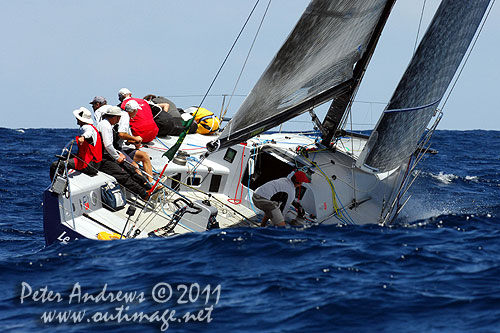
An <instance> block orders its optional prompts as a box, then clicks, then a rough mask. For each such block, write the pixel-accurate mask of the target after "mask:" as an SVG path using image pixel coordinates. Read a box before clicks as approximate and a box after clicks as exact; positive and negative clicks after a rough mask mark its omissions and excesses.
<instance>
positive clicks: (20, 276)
mask: <svg viewBox="0 0 500 333" xmlns="http://www.w3.org/2000/svg"><path fill="white" fill-rule="evenodd" d="M75 134H77V130H76V128H75V129H24V130H21V129H17V130H15V129H6V128H0V142H1V143H2V144H1V145H0V156H1V158H0V216H1V219H0V272H1V275H0V276H1V280H0V282H1V286H2V287H1V288H0V330H1V331H2V332H91V331H92V332H95V331H99V332H100V331H103V332H138V331H141V332H160V331H171V332H257V331H259V332H261V331H262V332H377V331H384V332H500V131H437V132H436V133H435V135H434V137H433V142H432V147H433V148H434V149H436V150H438V151H439V153H438V154H436V155H428V156H427V157H426V158H425V159H424V160H423V162H422V163H421V164H420V168H421V170H422V172H421V175H420V177H419V178H418V180H417V181H416V182H415V184H414V186H413V187H412V189H411V194H412V199H411V200H410V202H409V203H408V205H407V206H406V207H405V209H404V211H403V213H402V214H401V216H400V217H399V219H398V221H397V224H396V225H394V226H391V227H381V226H377V225H371V226H318V227H311V228H307V229H305V230H303V229H300V230H297V229H292V228H290V229H278V228H253V229H250V228H235V229H226V230H220V229H219V230H213V231H210V232H205V233H192V234H187V235H181V236H177V237H172V238H170V239H146V240H123V241H111V242H104V241H91V240H79V241H74V242H70V243H68V244H54V245H51V246H49V247H46V246H45V241H44V235H43V228H42V192H43V191H44V189H45V188H46V187H47V186H48V185H49V165H50V164H51V162H52V161H53V160H54V154H58V153H60V151H61V148H62V147H63V146H64V145H65V144H66V143H67V142H68V141H69V140H70V139H71V138H72V137H74V135H75Z"/></svg>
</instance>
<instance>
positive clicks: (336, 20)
mask: <svg viewBox="0 0 500 333" xmlns="http://www.w3.org/2000/svg"><path fill="white" fill-rule="evenodd" d="M387 2H389V1H388V0H338V1H329V0H313V1H311V3H310V4H309V6H308V7H307V9H306V10H305V12H304V14H303V15H302V16H301V18H300V20H299V22H298V23H297V25H296V26H295V28H294V30H293V31H292V33H291V34H290V36H289V37H288V39H287V40H286V42H285V43H284V44H283V46H282V47H281V49H280V50H279V52H278V54H277V55H276V56H275V57H274V59H273V60H272V62H271V64H270V65H269V66H268V68H267V69H266V71H265V72H264V74H263V75H262V76H261V78H260V79H259V81H258V82H257V84H256V85H255V87H254V88H253V89H252V91H251V92H250V94H249V95H248V97H247V98H246V99H245V101H244V102H243V104H242V105H241V107H240V108H239V110H238V112H237V113H236V114H235V116H234V117H233V119H232V121H231V122H230V123H229V124H228V125H227V126H226V127H225V129H224V131H223V132H222V134H221V136H220V138H219V140H220V144H221V147H227V146H230V145H232V144H235V143H239V142H242V141H244V140H246V139H248V138H250V137H252V136H254V135H256V134H258V133H261V132H263V131H265V130H268V129H270V128H272V127H274V126H276V125H278V124H281V123H283V122H285V121H287V120H289V119H291V118H293V117H295V116H297V115H299V114H301V113H304V112H306V111H307V110H308V109H309V108H311V107H314V106H315V105H318V104H321V103H323V102H325V101H327V100H330V99H332V98H333V97H335V96H338V95H340V94H342V93H343V92H345V91H347V90H349V88H350V85H351V83H352V82H351V81H352V77H353V67H354V65H355V63H356V62H357V61H358V60H359V59H360V58H361V57H362V56H363V54H364V53H365V51H366V48H367V44H368V42H369V40H370V37H371V36H372V34H373V31H374V29H375V27H376V26H377V24H378V22H379V20H380V18H381V15H382V12H383V11H384V9H385V8H386V4H387ZM391 2H392V1H391Z"/></svg>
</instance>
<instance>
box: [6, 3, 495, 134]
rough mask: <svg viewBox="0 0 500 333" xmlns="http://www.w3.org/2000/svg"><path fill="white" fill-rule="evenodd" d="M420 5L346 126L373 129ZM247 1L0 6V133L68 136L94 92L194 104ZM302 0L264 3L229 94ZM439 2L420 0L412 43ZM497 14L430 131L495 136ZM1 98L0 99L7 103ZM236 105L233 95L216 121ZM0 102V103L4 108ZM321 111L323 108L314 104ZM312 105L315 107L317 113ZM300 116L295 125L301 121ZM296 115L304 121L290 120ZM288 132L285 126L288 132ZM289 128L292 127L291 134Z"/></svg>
mask: <svg viewBox="0 0 500 333" xmlns="http://www.w3.org/2000/svg"><path fill="white" fill-rule="evenodd" d="M423 1H424V0H400V1H399V2H398V3H397V4H396V5H395V7H394V9H393V13H392V16H391V18H390V19H389V22H388V24H387V25H386V28H385V30H384V33H383V34H382V37H381V40H380V43H379V45H378V47H377V50H376V52H375V55H374V57H373V59H372V62H371V64H370V66H369V69H368V72H367V74H366V75H365V79H364V81H363V84H362V86H361V89H360V91H359V93H358V96H357V100H359V101H368V102H373V103H371V104H365V103H356V104H355V105H354V111H355V115H354V121H353V122H354V123H360V124H364V123H370V124H375V123H376V122H377V120H378V118H379V116H380V113H381V111H382V109H383V107H384V105H382V104H378V103H375V102H387V101H388V100H389V98H390V96H391V95H392V92H393V91H394V89H395V88H396V85H397V83H398V81H399V79H400V78H401V75H402V74H403V72H404V70H405V68H406V66H407V64H408V63H409V61H410V58H411V54H412V52H413V47H414V44H415V38H416V35H417V29H418V23H419V19H420V13H421V11H422V4H423ZM254 3H255V1H254V0H246V1H245V0H236V1H235V0H210V1H209V0H184V1H166V0H156V1H132V0H120V1H114V0H106V1H102V0H100V1H96V0H86V1H76V0H57V1H56V0H44V1H40V0H15V1H12V0H0V12H1V13H2V20H0V31H1V33H0V34H1V37H2V38H1V41H2V47H1V48H0V74H1V75H0V77H1V83H0V84H1V89H0V91H1V96H2V100H3V101H4V104H8V105H9V106H8V107H5V110H4V111H3V112H2V115H3V116H2V117H1V120H0V127H9V128H33V127H37V128H38V127H45V128H72V127H76V122H75V119H74V117H73V115H72V113H71V112H72V110H74V109H76V108H79V107H80V106H85V107H87V108H89V109H90V105H89V104H88V103H89V102H90V101H91V100H92V98H93V97H94V96H96V95H102V96H104V97H106V98H107V100H108V102H109V104H117V103H118V99H117V92H118V90H119V89H120V88H122V87H127V88H129V89H130V90H131V91H132V92H133V93H134V96H135V97H143V96H144V95H146V94H148V93H154V94H157V95H163V96H166V97H169V98H171V99H172V100H173V101H174V102H175V103H176V104H177V105H178V106H179V107H189V106H191V105H197V104H199V102H200V101H201V96H193V95H203V94H204V93H205V92H206V90H207V88H208V86H209V84H210V82H211V81H212V79H213V77H214V75H215V73H216V72H217V70H218V68H219V66H220V64H221V63H222V61H223V59H224V57H225V55H226V53H227V52H228V50H229V48H230V46H231V45H232V43H233V41H234V39H235V37H236V36H237V34H238V32H239V30H240V28H241V26H242V25H243V23H244V21H245V19H246V18H247V16H248V14H249V13H250V10H251V9H252V7H253V5H254ZM267 3H268V0H261V1H260V3H259V5H258V7H257V9H256V12H255V14H254V16H253V17H252V19H251V20H250V22H249V26H248V27H247V30H246V31H245V32H244V34H243V36H242V38H241V40H240V42H239V43H238V44H237V47H236V48H235V50H234V51H233V54H232V55H231V57H230V58H229V60H228V63H227V65H226V67H225V68H224V69H223V71H222V72H221V75H220V77H219V79H218V81H217V82H216V84H215V85H214V87H213V88H212V90H211V94H213V95H218V96H213V97H210V98H209V99H208V100H207V101H206V102H205V103H204V106H205V107H206V108H208V109H210V110H212V111H213V112H215V113H216V114H219V113H220V109H221V102H222V97H220V95H222V94H230V93H231V92H232V90H233V87H234V84H235V82H236V79H237V77H238V75H239V72H240V70H241V67H242V65H243V62H244V60H245V57H246V55H247V52H248V49H249V47H250V45H251V41H252V39H253V37H254V34H255V31H256V29H257V26H258V23H259V22H260V20H261V17H262V14H263V12H264V9H265V7H266V5H267ZM308 3H309V1H308V0H273V1H272V2H271V6H270V9H269V12H268V14H267V16H266V18H265V21H264V24H263V27H262V30H261V32H260V34H259V36H258V39H257V42H256V44H255V47H254V49H253V51H252V54H251V56H250V59H249V61H248V64H247V66H246V70H245V72H244V73H243V76H242V78H241V80H240V83H239V85H238V88H237V89H236V94H238V95H246V94H248V93H249V91H250V90H251V88H252V87H253V85H254V84H255V82H256V81H257V80H258V78H259V77H260V75H261V73H262V72H263V71H264V69H265V68H266V66H267V64H268V63H269V62H270V60H271V59H272V57H273V56H274V55H275V53H276V52H277V51H278V49H279V47H280V46H281V44H282V43H283V42H284V40H285V39H286V36H287V35H288V34H289V33H290V31H291V30H292V28H293V26H294V25H295V23H296V22H297V20H298V18H299V17H300V15H301V14H302V12H303V11H304V9H305V8H306V6H307V4H308ZM438 5H439V1H438V0H427V1H426V7H425V11H424V17H423V25H422V31H421V32H420V34H419V36H420V37H421V36H422V35H423V34H424V32H425V28H426V26H427V24H428V23H429V21H430V20H431V18H432V16H433V15H434V11H435V10H436V8H437V6H438ZM499 35H500V9H499V8H498V5H495V6H494V7H493V9H492V11H491V14H490V17H489V19H488V21H487V22H486V24H485V27H484V29H483V32H482V33H481V36H480V37H479V40H478V42H477V44H476V46H475V49H474V50H473V53H472V55H471V57H470V59H469V61H468V63H467V66H466V67H465V69H464V71H463V73H462V75H461V77H460V79H459V81H458V83H457V85H456V87H455V89H454V91H453V93H452V95H451V97H450V99H449V101H448V103H447V105H446V107H445V109H444V112H445V115H444V118H443V120H442V121H441V124H440V125H439V129H461V130H462V129H495V130H500V112H498V108H499V107H498V106H497V95H499V89H498V87H499V85H498V83H497V80H498V79H499V78H500V69H499V66H498V64H497V63H494V60H496V59H498V54H497V52H496V51H497V50H498V49H499V41H500V39H499ZM7 101H8V102H7ZM242 101H243V97H239V96H237V97H234V98H233V101H232V102H231V107H230V108H229V111H228V116H231V115H232V114H234V113H235V112H236V110H237V108H238V106H239V104H240V103H241V102H242ZM5 102H7V103H5ZM323 109H324V108H323ZM323 109H321V108H320V109H318V114H319V115H320V117H322V114H324V111H322V110H323ZM304 117H305V118H304ZM301 118H302V119H308V118H309V117H308V116H305V115H303V116H301ZM292 125H293V124H292ZM292 129H293V128H292Z"/></svg>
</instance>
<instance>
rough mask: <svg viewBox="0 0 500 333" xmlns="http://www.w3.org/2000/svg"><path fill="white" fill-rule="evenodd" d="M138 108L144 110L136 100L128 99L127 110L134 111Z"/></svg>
mask: <svg viewBox="0 0 500 333" xmlns="http://www.w3.org/2000/svg"><path fill="white" fill-rule="evenodd" d="M136 110H142V108H141V106H140V105H139V103H137V102H136V101H134V100H131V101H128V102H127V104H125V111H127V112H134V111H136Z"/></svg>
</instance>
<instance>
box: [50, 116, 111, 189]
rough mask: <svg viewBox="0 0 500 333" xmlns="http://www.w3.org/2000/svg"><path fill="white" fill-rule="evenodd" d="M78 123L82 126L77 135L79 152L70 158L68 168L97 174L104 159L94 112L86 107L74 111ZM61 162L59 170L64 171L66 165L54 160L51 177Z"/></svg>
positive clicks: (51, 177)
mask: <svg viewBox="0 0 500 333" xmlns="http://www.w3.org/2000/svg"><path fill="white" fill-rule="evenodd" d="M73 115H74V116H75V118H76V122H77V124H78V125H79V126H80V132H81V134H80V135H79V136H77V137H76V138H75V139H76V143H77V145H78V153H77V154H76V156H75V157H74V158H70V159H69V160H68V165H67V167H68V169H75V170H79V171H81V172H83V173H85V174H88V175H91V176H92V175H96V174H97V171H98V170H99V167H100V165H101V161H102V143H101V136H100V135H99V132H98V131H97V128H95V126H94V125H93V121H92V113H91V112H90V111H89V110H87V109H86V108H84V107H81V108H79V109H77V110H74V111H73ZM58 164H59V171H60V172H61V171H62V168H63V167H64V165H63V164H62V163H59V162H54V163H52V165H51V166H50V179H53V178H54V174H55V172H56V169H57V165H58Z"/></svg>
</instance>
